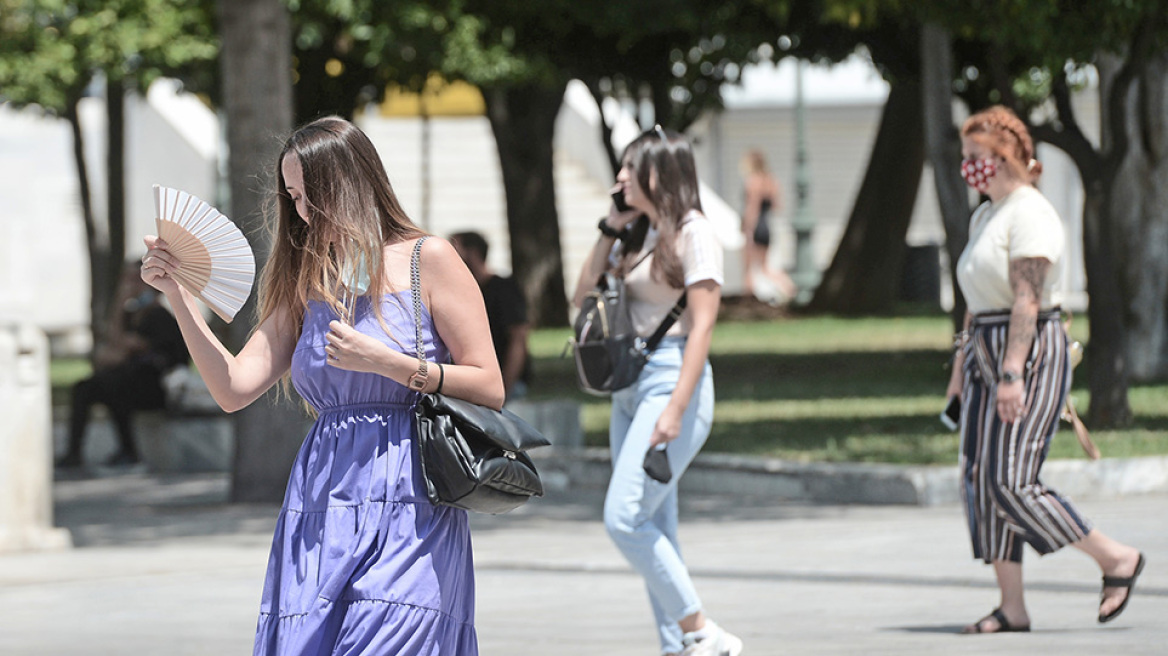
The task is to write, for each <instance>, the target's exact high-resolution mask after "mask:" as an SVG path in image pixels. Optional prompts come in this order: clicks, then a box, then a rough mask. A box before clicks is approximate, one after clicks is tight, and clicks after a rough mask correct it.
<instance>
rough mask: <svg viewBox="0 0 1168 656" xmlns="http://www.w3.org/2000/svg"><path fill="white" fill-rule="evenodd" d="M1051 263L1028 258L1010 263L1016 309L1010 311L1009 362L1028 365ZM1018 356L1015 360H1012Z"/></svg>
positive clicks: (1007, 347) (1041, 259)
mask: <svg viewBox="0 0 1168 656" xmlns="http://www.w3.org/2000/svg"><path fill="white" fill-rule="evenodd" d="M1049 270H1050V260H1047V259H1046V258H1044V257H1025V258H1020V259H1017V260H1011V261H1010V288H1011V289H1013V290H1014V307H1013V308H1011V310H1010V328H1009V337H1008V338H1007V341H1006V361H1007V362H1009V361H1014V362H1017V361H1025V359H1026V357H1027V355H1028V354H1029V352H1030V347H1031V345H1032V344H1033V343H1034V336H1035V334H1036V333H1037V331H1038V309H1039V305H1040V304H1041V303H1042V288H1043V285H1045V284H1046V273H1047V271H1049ZM1011 356H1014V357H1011Z"/></svg>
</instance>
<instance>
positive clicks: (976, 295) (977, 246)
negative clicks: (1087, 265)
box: [957, 185, 1066, 314]
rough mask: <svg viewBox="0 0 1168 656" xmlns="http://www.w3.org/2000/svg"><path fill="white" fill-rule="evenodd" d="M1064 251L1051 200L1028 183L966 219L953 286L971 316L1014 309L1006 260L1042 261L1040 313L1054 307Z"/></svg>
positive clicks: (986, 203) (1060, 225) (1064, 241)
mask: <svg viewBox="0 0 1168 656" xmlns="http://www.w3.org/2000/svg"><path fill="white" fill-rule="evenodd" d="M1065 247H1066V234H1065V230H1064V228H1063V223H1062V221H1061V220H1060V219H1059V216H1058V213H1057V212H1056V211H1055V209H1054V206H1052V205H1051V204H1050V201H1048V200H1047V199H1046V197H1045V196H1043V195H1042V192H1040V191H1038V190H1037V189H1035V188H1034V187H1032V186H1030V185H1024V186H1021V187H1018V188H1017V189H1015V190H1014V191H1012V192H1010V194H1009V195H1007V196H1006V197H1005V198H1003V199H1001V200H999V201H998V202H996V203H994V202H989V201H987V202H985V203H982V204H981V205H980V206H979V207H978V208H977V210H976V211H974V213H973V217H972V218H971V219H970V221H969V243H968V244H966V246H965V250H964V251H963V252H962V253H961V257H960V258H959V259H958V260H957V282H958V284H959V285H960V286H961V292H962V293H963V294H964V295H965V302H966V304H967V306H968V308H969V311H970V312H971V313H973V314H978V313H981V312H992V311H1008V310H1009V309H1010V308H1011V307H1013V305H1014V291H1013V290H1012V289H1011V288H1010V261H1011V260H1016V259H1019V258H1027V257H1044V258H1046V259H1047V260H1049V261H1050V264H1051V266H1050V270H1049V271H1048V272H1047V274H1046V281H1045V284H1044V285H1043V289H1042V301H1041V309H1049V308H1052V307H1054V306H1055V305H1057V303H1058V300H1059V299H1058V298H1057V295H1056V292H1055V285H1056V283H1057V282H1058V279H1059V269H1060V267H1059V260H1061V259H1062V257H1063V251H1064V249H1065Z"/></svg>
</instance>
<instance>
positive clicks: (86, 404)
mask: <svg viewBox="0 0 1168 656" xmlns="http://www.w3.org/2000/svg"><path fill="white" fill-rule="evenodd" d="M161 298H162V295H161V294H159V293H158V292H157V291H155V290H154V289H153V288H152V287H150V286H149V285H147V284H146V283H145V282H142V279H141V277H140V276H139V275H138V263H137V262H134V263H133V264H130V265H127V267H126V269H125V271H124V272H123V274H122V279H121V281H120V283H119V287H118V296H117V299H116V300H115V302H114V307H115V308H117V311H116V312H115V313H114V315H113V322H112V324H111V325H110V331H109V335H108V338H107V339H106V340H105V343H103V344H102V345H100V346H99V347H98V350H97V353H96V354H95V356H94V371H93V375H92V376H90V377H89V378H86V379H84V380H82V381H79V382H78V383H77V384H76V385H74V386H73V399H72V407H71V410H70V414H69V447H68V450H67V451H66V452H65V455H64V456H62V457H61V458H60V459H59V460H57V466H58V467H61V468H72V467H80V466H81V465H82V463H83V459H82V452H83V447H84V444H85V433H86V428H87V427H88V426H89V414H90V409H91V408H92V407H93V406H94V405H95V404H99V403H100V404H101V405H104V406H105V407H106V409H107V410H108V411H109V415H110V419H111V420H112V421H113V425H114V428H115V430H116V431H117V436H118V446H119V448H118V452H117V453H115V454H114V455H113V456H112V457H111V458H110V459H109V460H108V461H107V462H106V464H107V465H111V466H116V465H133V464H136V463H137V462H138V446H137V442H136V441H135V439H134V413H135V412H138V411H140V410H157V409H160V408H163V407H164V406H165V405H166V391H165V389H164V388H163V386H162V378H163V376H165V375H166V374H167V373H168V372H170V371H171V370H172V369H174V368H175V367H179V366H186V365H187V362H188V360H189V359H190V355H189V354H188V353H187V346H186V344H185V343H184V342H183V338H182V332H181V331H180V330H179V327H178V322H176V321H175V319H174V315H172V314H171V313H170V312H169V311H168V310H167V309H166V308H165V307H163V306H162V303H161V302H160V299H161Z"/></svg>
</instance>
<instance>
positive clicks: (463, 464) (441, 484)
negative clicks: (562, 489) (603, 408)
mask: <svg viewBox="0 0 1168 656" xmlns="http://www.w3.org/2000/svg"><path fill="white" fill-rule="evenodd" d="M426 239H427V238H426V237H423V238H422V239H419V240H418V242H417V244H416V245H415V246H414V253H413V258H412V259H411V261H410V283H411V291H412V293H413V301H414V323H415V329H416V330H415V336H416V340H417V342H416V343H417V354H418V362H419V363H421V362H423V361H424V360H425V354H424V352H423V343H422V289H421V276H420V275H419V268H418V260H419V258H420V256H421V252H422V242H424V241H425V240H426ZM414 415H415V419H416V421H415V428H414V438H415V442H417V444H418V460H419V461H420V462H421V465H422V478H423V479H425V481H426V496H427V497H429V499H430V502H431V503H433V504H435V505H445V506H453V507H455V508H462V509H463V510H471V511H474V512H480V513H487V514H491V515H497V514H499V513H505V512H507V511H509V510H513V509H515V508H517V507H519V506H521V505H523V504H524V503H525V502H526V501H527V500H528V499H530V498H531V497H533V496H535V497H539V496H543V483H542V482H541V481H540V479H539V472H537V471H536V469H535V463H533V462H532V461H531V458H530V457H529V456H528V455H527V454H526V453H525V451H527V450H528V449H534V448H536V447H540V446H548V445H549V444H550V442H548V440H547V438H545V437H544V436H543V435H542V434H540V432H539V431H537V430H536V429H535V428H533V427H532V426H531V425H530V424H528V423H527V422H525V421H523V420H522V419H520V418H519V417H518V416H516V415H515V413H513V412H511V411H510V410H506V409H504V410H502V411H500V410H495V409H494V408H488V407H486V406H482V405H478V404H477V403H471V402H470V401H464V400H462V399H456V398H453V397H450V396H445V395H442V394H437V393H434V394H422V395H421V396H420V398H419V399H418V404H417V405H416V406H415V408H414Z"/></svg>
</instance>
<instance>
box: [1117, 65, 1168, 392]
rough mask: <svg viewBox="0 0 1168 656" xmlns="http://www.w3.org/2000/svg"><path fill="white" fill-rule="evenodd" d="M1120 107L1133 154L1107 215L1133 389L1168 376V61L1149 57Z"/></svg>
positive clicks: (1123, 169)
mask: <svg viewBox="0 0 1168 656" xmlns="http://www.w3.org/2000/svg"><path fill="white" fill-rule="evenodd" d="M1132 86H1133V89H1132V91H1131V93H1130V95H1129V97H1128V100H1129V102H1128V103H1127V105H1126V107H1125V113H1126V120H1125V124H1126V125H1127V127H1128V143H1129V144H1131V146H1132V147H1131V148H1129V149H1128V152H1127V153H1126V155H1127V157H1126V159H1125V160H1124V162H1123V164H1122V165H1121V166H1120V169H1119V171H1118V172H1117V173H1116V175H1115V177H1114V182H1113V188H1112V193H1111V205H1110V207H1109V208H1108V211H1109V215H1110V223H1111V225H1113V226H1115V236H1116V246H1117V249H1118V250H1117V252H1118V253H1122V257H1121V258H1119V267H1118V268H1119V271H1118V274H1119V277H1120V287H1121V293H1122V294H1123V301H1124V307H1123V310H1124V312H1123V317H1124V324H1125V327H1126V332H1127V339H1126V349H1125V351H1124V357H1125V360H1126V362H1127V367H1128V374H1129V376H1130V378H1131V380H1133V381H1150V380H1155V379H1158V378H1163V377H1165V376H1168V134H1166V131H1168V102H1166V101H1168V98H1166V96H1165V91H1166V90H1168V56H1166V55H1163V54H1161V55H1157V56H1155V57H1153V58H1152V59H1151V60H1150V61H1149V62H1148V65H1147V67H1146V68H1145V69H1144V71H1143V72H1142V75H1141V79H1140V80H1139V81H1138V82H1137V83H1136V84H1134V85H1132Z"/></svg>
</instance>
